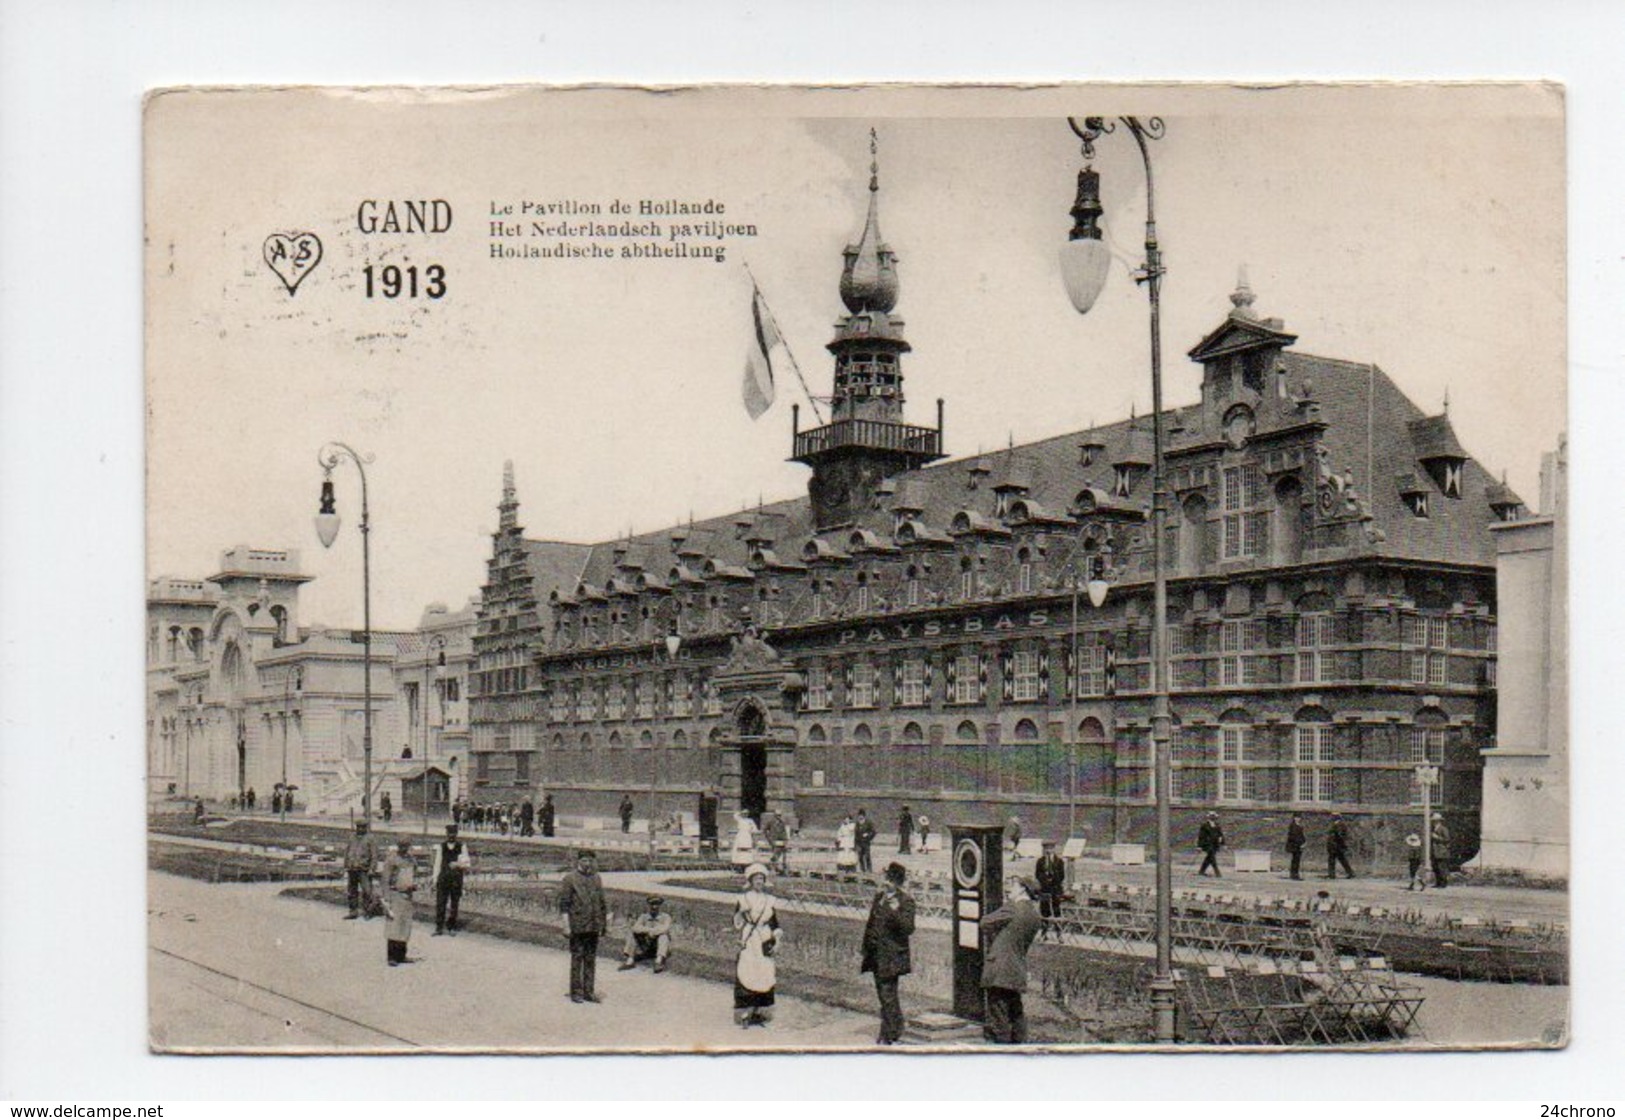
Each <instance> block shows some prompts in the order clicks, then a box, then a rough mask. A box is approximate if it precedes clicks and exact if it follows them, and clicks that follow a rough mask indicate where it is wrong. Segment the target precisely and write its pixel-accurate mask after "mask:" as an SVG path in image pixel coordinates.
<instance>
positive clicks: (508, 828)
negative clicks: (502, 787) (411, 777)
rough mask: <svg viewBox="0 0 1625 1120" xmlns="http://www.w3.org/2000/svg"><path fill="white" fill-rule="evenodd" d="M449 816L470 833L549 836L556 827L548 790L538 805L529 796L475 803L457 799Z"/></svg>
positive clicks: (555, 814) (554, 810) (554, 813)
mask: <svg viewBox="0 0 1625 1120" xmlns="http://www.w3.org/2000/svg"><path fill="white" fill-rule="evenodd" d="M451 819H452V820H453V821H454V822H455V823H457V824H459V825H466V826H467V827H468V828H469V829H470V830H471V831H473V832H481V833H485V834H487V835H491V836H509V835H515V836H535V835H536V834H537V833H538V831H539V832H540V833H541V835H543V836H552V835H554V833H555V830H556V829H557V827H558V810H557V809H556V808H555V807H554V805H553V795H552V794H551V793H548V794H543V795H542V803H541V804H540V805H537V804H536V803H535V802H534V801H532V800H531V799H530V798H528V797H527V798H525V799H524V800H523V801H515V802H476V801H467V800H464V799H463V798H458V799H457V800H456V801H454V802H452V805H451Z"/></svg>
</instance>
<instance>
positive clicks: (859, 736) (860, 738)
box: [852, 723, 875, 746]
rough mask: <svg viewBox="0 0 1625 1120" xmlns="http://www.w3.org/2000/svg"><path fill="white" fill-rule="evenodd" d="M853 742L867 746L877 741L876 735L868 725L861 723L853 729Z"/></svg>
mask: <svg viewBox="0 0 1625 1120" xmlns="http://www.w3.org/2000/svg"><path fill="white" fill-rule="evenodd" d="M852 741H853V742H854V743H860V744H863V745H865V746H867V745H868V744H870V743H872V742H874V741H875V733H874V732H873V731H871V730H870V729H869V725H868V724H867V723H860V724H858V725H857V727H855V728H853V729H852Z"/></svg>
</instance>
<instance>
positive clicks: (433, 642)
mask: <svg viewBox="0 0 1625 1120" xmlns="http://www.w3.org/2000/svg"><path fill="white" fill-rule="evenodd" d="M437 655H438V663H439V664H440V665H444V664H445V663H446V636H445V635H444V634H436V635H435V636H434V637H432V638H430V639H429V641H428V644H427V645H425V646H424V647H423V700H422V703H421V705H420V706H421V707H422V710H423V840H424V843H428V840H429V760H430V759H431V758H433V757H434V749H433V747H432V746H431V745H430V742H429V693H430V691H431V690H432V688H433V687H434V682H433V680H432V678H431V674H432V673H433V672H434V669H435V666H436V658H437Z"/></svg>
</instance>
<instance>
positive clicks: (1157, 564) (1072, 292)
mask: <svg viewBox="0 0 1625 1120" xmlns="http://www.w3.org/2000/svg"><path fill="white" fill-rule="evenodd" d="M1119 121H1120V122H1121V123H1122V124H1123V125H1124V126H1125V127H1126V128H1127V129H1128V131H1129V134H1130V135H1131V136H1133V137H1134V142H1135V143H1136V144H1138V145H1139V148H1140V159H1141V162H1142V163H1144V165H1145V263H1144V264H1142V265H1141V266H1140V268H1139V269H1138V270H1137V271H1136V272H1135V273H1134V280H1135V282H1136V283H1140V284H1144V285H1145V286H1146V291H1147V293H1148V295H1149V296H1150V301H1151V449H1152V450H1151V569H1152V588H1153V590H1152V599H1153V603H1154V607H1153V611H1154V614H1153V620H1152V629H1151V666H1152V667H1151V744H1152V752H1153V754H1154V755H1155V758H1156V777H1155V779H1154V783H1155V787H1156V789H1155V792H1156V802H1157V889H1156V908H1157V913H1156V922H1157V964H1156V972H1155V974H1154V975H1153V976H1152V978H1151V1019H1152V1029H1153V1032H1154V1035H1155V1038H1156V1041H1158V1042H1163V1043H1171V1042H1174V1041H1175V1038H1174V977H1173V940H1172V928H1173V850H1172V847H1173V839H1172V834H1173V827H1172V820H1171V814H1170V809H1169V805H1170V802H1169V795H1170V793H1171V791H1170V789H1169V785H1170V782H1171V780H1172V770H1173V767H1172V762H1171V760H1170V757H1169V723H1170V715H1169V705H1168V689H1169V678H1168V572H1167V563H1166V559H1167V558H1166V557H1165V556H1164V555H1163V548H1164V541H1163V535H1162V527H1163V524H1164V523H1165V522H1166V520H1167V517H1168V491H1167V486H1166V481H1165V479H1164V477H1163V442H1162V277H1163V273H1164V271H1165V270H1164V268H1163V266H1162V249H1161V246H1160V245H1159V244H1158V243H1157V211H1156V190H1155V187H1154V183H1153V179H1152V175H1151V151H1150V149H1149V147H1147V144H1148V143H1149V142H1150V141H1152V140H1160V139H1161V138H1162V135H1163V123H1162V118H1161V117H1147V118H1144V119H1141V118H1139V117H1118V118H1117V120H1116V121H1112V120H1107V119H1106V118H1105V117H1085V118H1084V121H1083V124H1082V125H1081V126H1080V125H1079V124H1078V122H1077V121H1076V120H1075V119H1074V118H1072V117H1068V118H1067V122H1066V123H1067V124H1068V125H1069V126H1070V127H1071V129H1072V131H1073V133H1074V134H1076V136H1077V137H1078V139H1079V140H1081V141H1083V158H1084V161H1085V164H1084V168H1083V170H1082V171H1080V172H1079V173H1078V194H1077V199H1076V201H1074V202H1073V204H1072V209H1071V211H1070V212H1071V214H1072V218H1073V226H1072V233H1071V235H1070V237H1069V238H1068V240H1067V244H1066V245H1065V246H1063V247H1062V249H1061V276H1062V279H1063V280H1064V281H1065V284H1066V292H1067V296H1068V297H1069V298H1070V299H1071V300H1072V306H1073V307H1075V308H1076V309H1077V311H1078V313H1079V314H1080V315H1081V314H1086V313H1087V312H1088V311H1089V309H1090V308H1091V307H1093V306H1094V303H1095V299H1096V298H1097V297H1098V296H1099V295H1100V291H1101V288H1102V287H1104V285H1105V283H1106V272H1107V268H1108V266H1109V264H1110V253H1109V252H1108V250H1107V249H1106V246H1105V245H1104V243H1103V241H1102V239H1101V234H1100V227H1099V225H1098V224H1097V222H1098V220H1099V218H1100V215H1101V213H1102V212H1103V209H1104V208H1103V207H1102V206H1101V204H1100V176H1099V174H1097V173H1096V172H1095V170H1094V168H1093V167H1092V166H1091V165H1090V163H1089V162H1088V161H1091V160H1093V159H1094V158H1095V141H1096V140H1097V139H1099V138H1100V137H1101V136H1102V135H1104V134H1106V133H1110V132H1114V131H1116V128H1117V123H1118V122H1119Z"/></svg>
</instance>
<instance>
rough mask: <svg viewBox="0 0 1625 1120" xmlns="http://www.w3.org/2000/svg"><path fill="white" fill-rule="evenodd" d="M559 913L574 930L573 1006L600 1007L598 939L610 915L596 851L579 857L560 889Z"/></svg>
mask: <svg viewBox="0 0 1625 1120" xmlns="http://www.w3.org/2000/svg"><path fill="white" fill-rule="evenodd" d="M559 910H560V911H561V912H563V914H564V917H565V921H566V922H567V923H568V926H569V930H570V1002H571V1003H598V1002H599V998H598V992H597V989H596V986H595V981H596V979H597V966H598V939H599V938H600V937H601V936H603V933H604V928H605V926H606V924H607V921H608V914H607V912H606V909H605V906H604V884H603V881H602V880H600V879H599V878H598V857H597V856H596V855H594V854H593V851H592V849H590V848H583V849H581V850H580V851H579V852H577V853H576V866H575V870H574V871H570V872H567V873H566V874H565V876H564V881H563V882H562V883H561V884H560V886H559Z"/></svg>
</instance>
